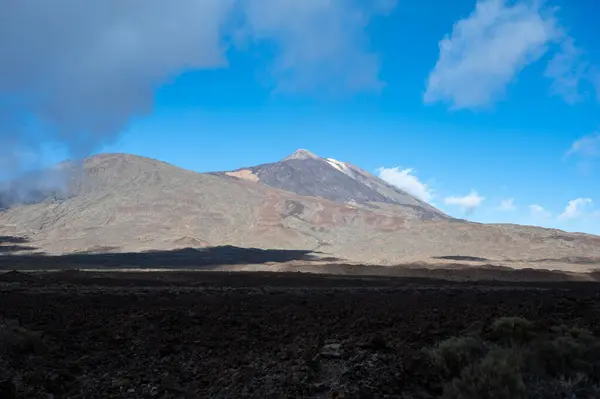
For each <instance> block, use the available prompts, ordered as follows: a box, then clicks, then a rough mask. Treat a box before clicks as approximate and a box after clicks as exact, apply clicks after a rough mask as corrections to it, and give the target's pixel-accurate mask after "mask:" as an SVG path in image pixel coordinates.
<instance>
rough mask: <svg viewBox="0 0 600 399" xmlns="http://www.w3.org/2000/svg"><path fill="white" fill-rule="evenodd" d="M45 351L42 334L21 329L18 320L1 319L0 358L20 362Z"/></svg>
mask: <svg viewBox="0 0 600 399" xmlns="http://www.w3.org/2000/svg"><path fill="white" fill-rule="evenodd" d="M43 349H44V345H43V341H42V338H41V334H39V333H37V332H34V331H30V330H28V329H26V328H23V327H21V326H20V325H19V322H18V321H16V320H6V319H0V356H3V357H6V358H7V359H8V360H11V361H17V362H18V361H21V360H22V359H23V358H24V357H26V356H28V355H30V354H36V353H40V352H42V351H43Z"/></svg>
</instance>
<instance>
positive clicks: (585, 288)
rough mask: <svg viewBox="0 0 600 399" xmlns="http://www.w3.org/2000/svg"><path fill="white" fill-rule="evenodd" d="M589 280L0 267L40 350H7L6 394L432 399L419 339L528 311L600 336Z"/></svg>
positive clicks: (6, 290)
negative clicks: (24, 270) (41, 270)
mask: <svg viewBox="0 0 600 399" xmlns="http://www.w3.org/2000/svg"><path fill="white" fill-rule="evenodd" d="M598 287H599V286H598V285H597V284H595V283H554V284H552V283H544V284H542V283H540V284H536V285H533V284H523V283H521V284H509V283H494V284H492V283H489V284H488V283H482V282H480V283H477V284H473V283H451V282H443V281H434V280H424V279H421V280H416V279H394V278H383V277H379V278H367V277H364V278H352V277H340V276H315V275H306V274H300V273H290V274H278V273H253V274H252V273H219V272H197V273H177V272H171V273H86V272H78V271H68V272H60V273H45V274H44V273H38V274H25V273H20V272H11V273H6V274H4V275H0V320H16V321H18V322H19V323H20V325H21V326H22V327H23V328H25V329H27V330H29V331H33V332H39V333H40V334H41V337H40V338H39V340H40V342H41V344H43V349H40V350H35V351H33V352H32V353H26V354H24V355H23V356H21V357H18V358H15V357H8V356H4V357H2V358H0V398H5V397H6V398H9V397H11V396H12V397H26V398H300V397H309V398H335V397H337V398H385V397H388V398H426V397H436V396H437V395H438V394H439V393H440V384H439V377H438V376H436V375H435V373H434V372H433V371H432V369H431V368H430V367H429V365H428V363H427V361H426V359H425V357H424V355H423V351H422V348H423V347H427V346H430V345H432V344H434V343H435V342H437V341H439V340H441V339H445V338H448V337H450V336H453V335H457V334H460V333H461V332H462V331H463V330H464V329H465V328H468V327H469V326H471V325H473V323H488V322H491V321H492V320H494V319H495V318H497V317H500V316H523V317H526V318H528V319H530V320H531V321H533V322H536V323H538V324H539V325H548V326H551V325H556V324H569V325H573V324H574V325H579V326H582V327H587V328H589V329H590V330H591V331H592V332H594V333H596V334H598V333H599V332H600V331H599V330H600V325H599V324H598V323H597V321H598V320H600V294H599V292H600V291H598Z"/></svg>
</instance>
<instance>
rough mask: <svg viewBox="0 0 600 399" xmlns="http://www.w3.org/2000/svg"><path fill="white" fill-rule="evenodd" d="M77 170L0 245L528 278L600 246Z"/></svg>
mask: <svg viewBox="0 0 600 399" xmlns="http://www.w3.org/2000/svg"><path fill="white" fill-rule="evenodd" d="M292 165H293V164H292ZM83 166H84V172H85V173H83V174H82V173H76V174H74V175H73V176H72V178H71V180H70V181H69V182H68V184H69V187H70V193H69V195H68V196H67V198H66V199H64V198H63V199H49V200H46V201H44V202H40V203H36V204H28V205H13V206H11V207H10V208H8V209H7V210H5V211H0V236H11V237H26V238H27V241H28V243H27V245H30V246H32V247H35V248H38V249H39V250H42V251H46V252H48V253H69V252H76V251H144V250H164V249H175V248H184V247H205V246H217V245H234V246H241V247H259V248H272V249H303V250H315V249H316V250H319V251H322V252H323V253H324V255H325V256H334V257H338V258H342V259H347V260H349V261H353V262H363V263H376V264H390V263H402V262H414V261H427V260H430V259H431V258H432V257H444V256H446V257H447V256H450V257H452V256H455V255H461V256H472V257H480V258H487V259H491V260H493V261H494V262H495V264H498V263H497V262H500V261H502V262H512V263H509V264H510V265H515V266H529V267H538V265H540V264H541V263H540V260H543V262H542V263H544V264H555V263H557V262H558V263H569V262H571V263H572V262H573V260H575V261H577V262H588V263H593V262H595V261H596V260H595V259H600V237H597V236H592V235H586V234H571V233H565V232H562V231H559V230H552V229H542V228H537V227H531V226H517V225H485V224H478V223H470V222H465V221H457V220H454V219H449V218H439V219H434V220H423V219H422V218H417V217H415V216H414V214H410V213H407V211H406V210H407V209H409V210H411V209H412V208H407V207H406V206H402V205H396V204H393V203H376V202H372V203H371V202H367V205H369V207H363V206H358V205H356V204H352V203H340V202H335V201H332V200H329V199H325V198H318V197H314V196H300V195H298V194H295V193H292V192H288V191H284V190H280V189H274V188H272V187H269V186H266V185H264V184H259V183H257V181H255V180H253V179H251V178H250V179H249V178H237V177H236V178H234V177H231V176H227V175H222V174H216V175H215V174H200V173H195V172H191V171H188V170H183V169H180V168H177V167H175V166H172V165H169V164H166V163H164V162H160V161H156V160H152V159H148V158H142V157H136V156H132V155H124V154H103V155H99V156H95V157H92V158H89V159H87V160H86V161H85V163H84V165H83ZM324 173H328V172H324ZM336 176H337V175H336ZM315 178H317V177H315ZM336 178H337V177H336ZM342 191H343V190H342ZM576 257H578V259H575V258H576ZM584 258H585V259H584ZM496 261H497V262H496ZM584 266H585V265H579V266H577V267H580V268H583V267H584ZM585 267H588V266H585Z"/></svg>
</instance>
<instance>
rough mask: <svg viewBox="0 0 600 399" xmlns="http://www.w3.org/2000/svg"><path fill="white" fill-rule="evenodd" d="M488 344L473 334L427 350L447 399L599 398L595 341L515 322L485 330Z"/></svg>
mask: <svg viewBox="0 0 600 399" xmlns="http://www.w3.org/2000/svg"><path fill="white" fill-rule="evenodd" d="M489 331H490V335H489V338H490V339H489V340H487V341H486V340H485V339H483V338H482V337H481V336H480V335H478V334H473V332H472V331H467V334H468V335H465V336H461V337H453V338H449V339H447V340H444V341H442V342H440V343H438V344H437V345H436V346H435V347H433V348H431V349H429V350H428V351H427V352H428V355H429V359H430V360H431V363H432V365H433V367H435V368H436V369H437V371H438V372H439V373H440V375H441V376H442V378H443V381H442V385H443V392H444V397H445V398H448V399H475V398H490V399H509V398H510V399H514V398H516V399H518V398H536V399H537V398H540V399H541V398H557V399H558V398H574V399H575V398H593V397H600V339H599V338H597V337H595V336H594V335H593V334H592V333H591V332H590V331H588V330H585V329H581V328H575V327H564V326H562V327H558V328H553V329H552V330H550V331H546V332H541V331H536V330H535V327H534V325H533V323H531V322H529V321H528V320H525V319H522V318H519V317H503V318H500V319H498V320H496V321H495V322H494V323H493V324H492V325H491V326H490V330H489Z"/></svg>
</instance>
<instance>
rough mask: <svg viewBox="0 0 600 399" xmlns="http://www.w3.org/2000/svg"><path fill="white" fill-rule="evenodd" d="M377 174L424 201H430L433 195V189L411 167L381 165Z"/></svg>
mask: <svg viewBox="0 0 600 399" xmlns="http://www.w3.org/2000/svg"><path fill="white" fill-rule="evenodd" d="M377 174H378V175H379V177H380V178H381V179H383V180H385V181H387V182H388V183H390V184H393V185H394V186H396V187H398V188H399V189H401V190H404V191H406V192H407V193H409V194H412V195H414V196H415V197H417V198H419V199H421V200H423V201H425V202H431V200H432V199H433V197H434V192H433V190H432V189H431V188H430V187H429V186H428V185H427V184H425V183H423V182H422V181H421V180H420V179H419V178H418V177H417V176H416V175H415V174H414V170H413V169H410V168H409V169H400V167H395V168H383V167H381V168H378V169H377Z"/></svg>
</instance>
